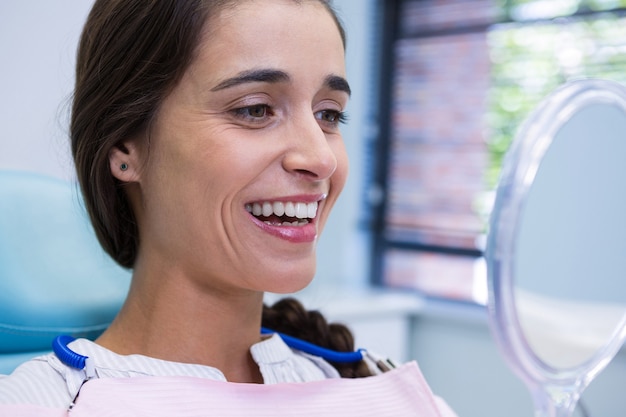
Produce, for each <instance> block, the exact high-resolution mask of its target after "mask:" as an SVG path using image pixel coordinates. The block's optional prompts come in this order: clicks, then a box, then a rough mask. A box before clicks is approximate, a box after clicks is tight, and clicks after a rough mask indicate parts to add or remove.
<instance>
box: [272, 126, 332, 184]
mask: <svg viewBox="0 0 626 417" xmlns="http://www.w3.org/2000/svg"><path fill="white" fill-rule="evenodd" d="M287 134H288V142H289V146H288V147H287V150H286V152H285V154H284V157H283V161H282V164H283V168H284V169H285V170H286V171H288V172H292V173H296V174H298V175H301V176H304V177H305V178H307V179H310V180H323V179H327V178H330V176H332V175H333V173H334V172H335V170H336V169H337V155H336V154H335V150H334V149H333V147H332V146H331V143H329V140H341V138H335V137H333V138H329V137H327V134H326V133H325V132H324V131H323V130H322V128H321V126H320V125H319V124H318V122H317V120H316V119H315V117H314V115H313V114H310V115H309V116H308V117H300V118H298V119H294V120H293V122H292V123H291V126H290V129H289V130H288V133H287Z"/></svg>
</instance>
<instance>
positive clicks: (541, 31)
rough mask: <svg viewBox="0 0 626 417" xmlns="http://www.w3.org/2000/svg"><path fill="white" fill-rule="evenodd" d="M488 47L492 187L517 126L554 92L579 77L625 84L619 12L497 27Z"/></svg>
mask: <svg viewBox="0 0 626 417" xmlns="http://www.w3.org/2000/svg"><path fill="white" fill-rule="evenodd" d="M500 1H502V2H504V3H507V4H508V7H512V6H513V5H512V4H511V3H516V4H518V5H519V4H521V3H539V2H538V1H537V0H532V1H531V0H529V1H525V2H524V1H515V2H513V1H511V0H500ZM571 1H572V2H573V3H578V5H577V6H578V7H581V6H582V5H583V4H584V5H585V6H588V7H591V6H592V5H594V7H599V6H602V5H604V6H606V5H607V4H609V3H611V5H614V4H618V3H619V4H618V5H622V3H624V4H626V0H611V1H609V0H593V1H591V0H587V1H582V0H580V1H575V0H571ZM545 2H546V3H549V1H545ZM489 47H490V54H491V61H492V82H491V86H492V87H491V90H490V92H489V106H488V109H489V110H488V113H487V126H488V131H489V134H488V138H489V139H488V147H489V151H490V167H489V170H488V175H487V181H488V184H489V186H490V187H491V188H493V187H494V186H495V184H496V182H497V178H498V175H499V172H500V166H501V164H502V158H503V156H504V154H505V153H506V151H507V150H508V148H509V145H510V144H511V142H512V140H513V138H514V137H515V134H516V132H517V129H518V127H519V126H520V125H521V124H522V122H523V120H524V119H525V118H526V117H527V116H528V115H529V113H530V112H531V111H532V109H533V108H534V107H536V106H537V104H538V103H539V102H540V101H541V100H542V99H543V98H545V97H546V96H547V95H548V94H549V93H550V92H551V91H553V90H554V89H555V88H557V87H558V86H559V85H561V84H563V83H564V82H566V81H568V80H572V79H577V78H604V79H611V80H614V81H618V82H623V83H626V18H623V17H619V16H617V15H616V14H611V13H601V14H594V15H591V16H588V17H585V18H582V17H570V18H562V19H558V20H553V21H542V22H541V23H526V24H519V23H511V24H503V25H496V26H494V27H493V29H492V30H491V31H490V33H489Z"/></svg>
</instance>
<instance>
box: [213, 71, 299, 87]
mask: <svg viewBox="0 0 626 417" xmlns="http://www.w3.org/2000/svg"><path fill="white" fill-rule="evenodd" d="M284 81H289V75H288V74H287V73H286V72H284V71H280V70H274V69H257V70H250V71H243V72H240V73H239V74H237V75H236V76H234V77H232V78H227V79H225V80H224V81H222V82H220V83H219V84H218V85H216V86H215V87H213V88H212V89H211V91H219V90H224V89H226V88H231V87H236V86H238V85H241V84H246V83H258V82H262V83H278V82H284Z"/></svg>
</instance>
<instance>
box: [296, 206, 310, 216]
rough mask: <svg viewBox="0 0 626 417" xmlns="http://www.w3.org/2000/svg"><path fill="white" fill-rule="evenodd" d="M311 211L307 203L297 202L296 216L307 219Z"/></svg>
mask: <svg viewBox="0 0 626 417" xmlns="http://www.w3.org/2000/svg"><path fill="white" fill-rule="evenodd" d="M308 214H309V211H308V210H307V208H306V203H296V217H297V218H299V219H306V217H307V215H308Z"/></svg>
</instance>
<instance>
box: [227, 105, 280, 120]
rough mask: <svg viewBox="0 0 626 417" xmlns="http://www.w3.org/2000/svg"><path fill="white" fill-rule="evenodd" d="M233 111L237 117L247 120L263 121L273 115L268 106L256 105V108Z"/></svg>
mask: <svg viewBox="0 0 626 417" xmlns="http://www.w3.org/2000/svg"><path fill="white" fill-rule="evenodd" d="M233 111H234V113H235V115H236V116H238V117H242V118H245V119H263V118H265V117H267V116H268V115H269V114H270V113H271V112H270V107H269V106H268V105H267V104H255V105H254V106H247V107H241V108H238V109H235V110H233Z"/></svg>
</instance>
